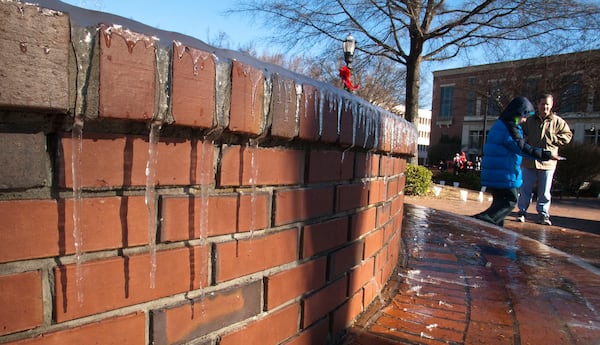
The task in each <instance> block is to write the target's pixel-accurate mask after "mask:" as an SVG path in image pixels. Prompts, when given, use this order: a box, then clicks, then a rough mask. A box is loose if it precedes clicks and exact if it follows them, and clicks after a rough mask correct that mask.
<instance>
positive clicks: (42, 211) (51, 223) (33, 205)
mask: <svg viewBox="0 0 600 345" xmlns="http://www.w3.org/2000/svg"><path fill="white" fill-rule="evenodd" d="M23 210H31V212H32V213H30V212H23ZM32 214H33V215H34V216H33V217H32ZM0 218H2V222H0V236H1V238H2V240H1V241H0V262H9V261H14V260H23V259H31V258H40V257H48V256H54V255H57V254H58V253H59V251H60V249H61V243H62V244H63V247H64V242H65V238H64V237H65V236H66V235H65V233H64V231H63V233H60V232H59V231H58V229H59V218H58V209H57V203H56V201H53V200H7V201H0ZM63 221H64V220H63ZM63 251H64V248H63Z"/></svg>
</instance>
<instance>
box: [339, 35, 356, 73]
mask: <svg viewBox="0 0 600 345" xmlns="http://www.w3.org/2000/svg"><path fill="white" fill-rule="evenodd" d="M342 48H343V49H344V61H345V62H346V66H348V68H351V67H350V66H351V65H352V58H353V57H354V49H356V40H355V39H354V37H352V34H348V36H347V37H346V40H344V42H343V43H342Z"/></svg>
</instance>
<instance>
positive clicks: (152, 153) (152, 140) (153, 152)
mask: <svg viewBox="0 0 600 345" xmlns="http://www.w3.org/2000/svg"><path fill="white" fill-rule="evenodd" d="M161 126H162V125H161V123H160V122H159V121H155V122H153V123H152V124H151V125H150V135H149V138H148V162H147V163H146V196H145V197H146V198H145V201H146V208H147V209H148V246H149V250H150V288H151V289H154V286H155V281H156V225H157V220H156V217H157V216H156V214H157V211H156V207H157V206H156V189H155V184H156V165H157V163H158V147H157V146H158V141H159V137H160V128H161Z"/></svg>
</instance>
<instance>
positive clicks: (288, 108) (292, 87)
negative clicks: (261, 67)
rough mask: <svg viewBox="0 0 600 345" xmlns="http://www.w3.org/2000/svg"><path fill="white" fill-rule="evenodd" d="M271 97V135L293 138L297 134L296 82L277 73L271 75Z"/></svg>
mask: <svg viewBox="0 0 600 345" xmlns="http://www.w3.org/2000/svg"><path fill="white" fill-rule="evenodd" d="M272 94H273V97H272V101H271V102H272V103H271V113H272V117H273V120H272V123H271V135H273V136H275V137H281V138H286V139H293V138H295V137H296V136H297V135H298V120H297V119H296V113H297V112H296V103H297V102H296V99H297V95H296V83H294V81H293V80H289V79H285V78H284V77H282V76H281V75H279V74H276V75H275V76H274V77H273V92H272Z"/></svg>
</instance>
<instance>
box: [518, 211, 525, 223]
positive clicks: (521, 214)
mask: <svg viewBox="0 0 600 345" xmlns="http://www.w3.org/2000/svg"><path fill="white" fill-rule="evenodd" d="M517 221H518V222H521V223H525V213H521V212H519V214H518V215H517Z"/></svg>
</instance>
